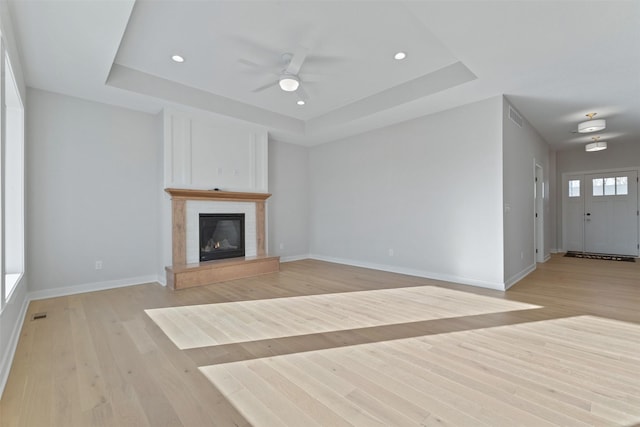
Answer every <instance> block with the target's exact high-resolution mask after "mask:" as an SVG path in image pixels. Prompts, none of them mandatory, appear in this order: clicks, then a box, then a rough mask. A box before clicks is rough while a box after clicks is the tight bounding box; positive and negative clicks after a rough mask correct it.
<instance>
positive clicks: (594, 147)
mask: <svg viewBox="0 0 640 427" xmlns="http://www.w3.org/2000/svg"><path fill="white" fill-rule="evenodd" d="M591 139H593V142H590V143H589V144H587V145H585V147H584V150H585V151H589V152H592V151H602V150H606V149H607V141H600V137H599V136H594V137H593V138H591Z"/></svg>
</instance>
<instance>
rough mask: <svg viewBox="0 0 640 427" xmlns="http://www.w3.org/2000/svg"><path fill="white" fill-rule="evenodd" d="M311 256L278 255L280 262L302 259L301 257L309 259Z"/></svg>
mask: <svg viewBox="0 0 640 427" xmlns="http://www.w3.org/2000/svg"><path fill="white" fill-rule="evenodd" d="M309 258H311V256H310V255H309V254H305V255H293V256H283V257H280V262H293V261H302V260H303V259H309Z"/></svg>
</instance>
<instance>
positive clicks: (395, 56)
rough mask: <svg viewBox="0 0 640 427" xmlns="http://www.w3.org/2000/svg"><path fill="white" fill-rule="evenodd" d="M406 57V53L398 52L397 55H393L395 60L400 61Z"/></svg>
mask: <svg viewBox="0 0 640 427" xmlns="http://www.w3.org/2000/svg"><path fill="white" fill-rule="evenodd" d="M406 57H407V54H406V53H405V52H398V53H396V54H395V55H393V59H397V60H398V61H401V60H403V59H404V58H406Z"/></svg>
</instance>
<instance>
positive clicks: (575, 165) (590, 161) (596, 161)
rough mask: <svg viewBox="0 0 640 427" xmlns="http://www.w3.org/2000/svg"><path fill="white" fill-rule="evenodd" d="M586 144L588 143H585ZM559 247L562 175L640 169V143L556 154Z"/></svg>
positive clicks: (578, 149) (560, 244) (581, 146)
mask: <svg viewBox="0 0 640 427" xmlns="http://www.w3.org/2000/svg"><path fill="white" fill-rule="evenodd" d="M585 144H586V143H585ZM556 164H557V166H556V168H557V175H556V180H557V183H558V186H557V189H558V191H557V194H556V205H557V216H556V219H557V232H556V235H557V247H558V248H561V247H562V192H563V189H562V188H561V187H560V185H562V174H564V173H569V172H589V171H604V170H611V169H620V168H632V169H638V168H640V143H627V144H616V143H615V141H614V142H611V141H610V142H609V146H608V148H607V149H606V150H603V151H597V152H592V153H587V152H586V151H585V150H584V145H580V146H579V147H576V148H575V149H572V150H565V151H558V152H557V153H556Z"/></svg>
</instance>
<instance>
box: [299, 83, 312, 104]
mask: <svg viewBox="0 0 640 427" xmlns="http://www.w3.org/2000/svg"><path fill="white" fill-rule="evenodd" d="M296 94H297V95H298V98H299V99H300V100H301V101H304V102H307V101H308V100H309V94H308V93H307V91H306V90H304V88H303V87H302V85H300V86H298V90H296Z"/></svg>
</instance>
